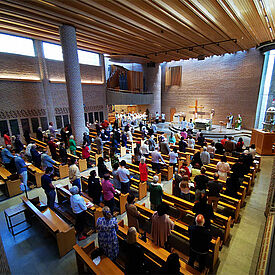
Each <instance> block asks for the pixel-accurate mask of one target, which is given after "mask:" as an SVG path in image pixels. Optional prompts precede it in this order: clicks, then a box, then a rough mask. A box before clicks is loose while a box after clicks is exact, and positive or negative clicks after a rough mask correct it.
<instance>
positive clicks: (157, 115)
mask: <svg viewBox="0 0 275 275" xmlns="http://www.w3.org/2000/svg"><path fill="white" fill-rule="evenodd" d="M155 118H156V124H158V123H159V113H158V112H156V116H155Z"/></svg>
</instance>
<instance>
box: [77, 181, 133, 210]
mask: <svg viewBox="0 0 275 275" xmlns="http://www.w3.org/2000/svg"><path fill="white" fill-rule="evenodd" d="M81 185H82V190H83V192H84V193H85V194H87V193H88V177H85V176H82V177H81ZM127 197H128V194H120V195H115V197H114V198H115V202H116V205H117V207H118V209H119V214H123V213H124V212H125V211H126V209H125V205H126V203H127Z"/></svg>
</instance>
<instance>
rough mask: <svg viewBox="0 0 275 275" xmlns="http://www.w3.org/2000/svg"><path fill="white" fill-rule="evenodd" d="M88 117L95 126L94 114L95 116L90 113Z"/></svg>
mask: <svg viewBox="0 0 275 275" xmlns="http://www.w3.org/2000/svg"><path fill="white" fill-rule="evenodd" d="M88 115H89V122H90V123H92V124H93V123H94V114H93V112H91V113H89V114H88Z"/></svg>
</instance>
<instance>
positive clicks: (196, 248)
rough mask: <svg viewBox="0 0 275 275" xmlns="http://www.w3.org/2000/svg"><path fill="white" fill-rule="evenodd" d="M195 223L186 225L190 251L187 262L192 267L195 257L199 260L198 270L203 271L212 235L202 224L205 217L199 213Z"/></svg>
mask: <svg viewBox="0 0 275 275" xmlns="http://www.w3.org/2000/svg"><path fill="white" fill-rule="evenodd" d="M195 223H196V224H195V225H190V226H189V227H188V234H189V237H190V240H189V242H190V253H189V255H190V256H189V261H188V264H189V265H190V266H192V267H194V262H195V260H196V259H197V260H198V262H199V271H200V272H203V271H204V268H205V266H206V265H207V258H208V252H209V248H210V243H211V240H212V236H211V234H210V231H209V230H207V228H206V227H205V226H204V224H205V218H204V216H203V215H201V214H199V215H197V216H196V218H195Z"/></svg>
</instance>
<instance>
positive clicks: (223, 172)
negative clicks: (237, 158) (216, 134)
mask: <svg viewBox="0 0 275 275" xmlns="http://www.w3.org/2000/svg"><path fill="white" fill-rule="evenodd" d="M216 169H217V171H218V174H219V178H220V179H221V180H226V179H227V173H229V172H230V165H229V163H228V162H227V158H226V156H222V157H221V161H219V162H218V163H217V167H216Z"/></svg>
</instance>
